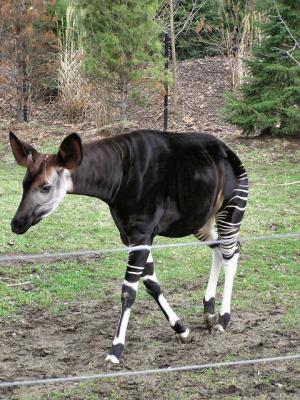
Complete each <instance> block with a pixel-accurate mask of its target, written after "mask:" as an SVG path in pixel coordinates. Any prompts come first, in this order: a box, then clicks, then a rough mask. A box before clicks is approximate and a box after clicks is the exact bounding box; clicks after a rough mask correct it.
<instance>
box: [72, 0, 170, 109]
mask: <svg viewBox="0 0 300 400" xmlns="http://www.w3.org/2000/svg"><path fill="white" fill-rule="evenodd" d="M78 6H79V7H80V9H81V18H82V22H83V28H84V31H85V35H86V41H85V45H86V52H87V66H88V69H89V70H90V71H92V72H94V73H96V74H97V75H98V76H99V77H100V78H102V79H104V80H106V81H107V80H108V81H109V82H110V83H114V84H115V85H116V86H117V89H118V90H119V91H120V92H121V93H122V108H123V114H124V113H125V111H126V103H127V95H128V94H129V93H130V94H132V95H138V93H136V91H135V90H134V87H135V88H137V87H138V84H139V83H141V82H144V81H145V80H146V81H148V82H149V81H151V80H152V79H154V80H156V81H159V80H160V79H161V78H163V76H162V74H163V65H164V59H163V55H162V45H161V41H162V35H161V32H160V30H159V27H158V25H157V24H156V22H155V20H154V19H155V15H156V12H157V9H158V1H157V0H145V1H140V0H126V1H124V0H102V1H101V2H99V1H98V0H85V1H78ZM132 83H133V85H132Z"/></svg>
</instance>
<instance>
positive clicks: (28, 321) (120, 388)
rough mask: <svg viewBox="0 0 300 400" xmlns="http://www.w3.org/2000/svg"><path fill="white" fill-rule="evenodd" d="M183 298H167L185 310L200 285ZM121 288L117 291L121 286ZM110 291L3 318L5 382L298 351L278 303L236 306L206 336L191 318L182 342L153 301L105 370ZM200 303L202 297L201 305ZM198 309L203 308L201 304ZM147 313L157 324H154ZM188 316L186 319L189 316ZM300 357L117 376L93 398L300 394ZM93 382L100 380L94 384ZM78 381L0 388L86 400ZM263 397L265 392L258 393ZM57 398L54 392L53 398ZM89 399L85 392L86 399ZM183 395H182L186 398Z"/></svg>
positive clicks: (113, 317)
mask: <svg viewBox="0 0 300 400" xmlns="http://www.w3.org/2000/svg"><path fill="white" fill-rule="evenodd" d="M183 289H184V291H182V293H183V294H182V295H180V294H176V293H175V292H173V293H169V295H168V298H169V300H170V303H171V304H173V305H175V306H176V307H182V308H183V309H184V307H187V305H188V304H187V301H186V299H188V298H189V294H190V292H191V291H192V290H195V289H196V288H195V287H193V286H191V285H186V286H185V288H183ZM116 290H119V289H117V288H116ZM112 296H113V293H112V292H107V294H106V301H105V302H102V303H100V302H96V301H86V302H84V303H76V304H69V305H68V306H67V308H66V309H65V310H64V311H63V312H62V313H60V314H59V315H53V314H51V313H50V312H49V311H48V310H44V309H39V308H32V307H27V308H24V309H23V311H22V313H20V314H19V315H17V316H15V317H11V318H7V319H6V320H4V321H2V324H1V331H0V381H2V380H3V381H9V380H18V379H26V378H27V379H28V378H29V379H30V378H31V379H35V378H49V377H61V376H70V375H80V374H83V375H86V374H97V373H99V372H100V371H107V370H108V369H116V370H118V369H122V370H128V369H129V370H136V369H149V368H165V367H169V366H177V365H187V364H201V363H207V362H219V361H224V360H229V358H228V355H230V357H231V358H230V360H237V359H250V358H261V357H270V356H278V355H286V354H288V353H293V354H295V353H297V354H299V353H300V332H299V331H296V330H294V331H293V330H292V331H284V330H282V329H279V326H280V324H279V321H280V318H281V317H282V316H283V314H284V312H285V310H284V309H282V307H281V306H280V305H277V306H276V305H275V306H274V304H261V305H257V304H256V305H255V307H253V310H249V312H246V313H245V312H244V313H239V312H238V311H235V312H234V313H233V315H232V322H231V325H230V327H229V329H228V331H227V332H226V333H225V334H219V333H216V332H213V333H211V334H210V333H209V332H208V331H207V330H206V329H205V326H204V323H203V322H202V318H201V316H200V315H189V316H188V320H187V318H184V315H183V316H182V317H183V319H186V321H185V322H186V323H187V325H188V326H189V328H190V329H191V331H192V342H190V343H187V344H181V343H177V342H176V340H175V336H174V334H173V332H172V330H171V329H170V328H169V327H168V323H167V321H165V320H164V318H163V316H162V314H161V312H160V311H159V310H158V308H157V306H156V305H155V303H154V302H153V301H152V299H150V298H149V299H146V300H145V301H144V302H143V303H142V302H138V303H137V304H136V305H135V307H134V311H133V314H132V318H131V320H130V323H129V330H128V335H127V346H126V349H125V352H124V355H123V358H122V362H121V364H120V366H119V367H114V366H111V367H108V366H107V365H106V363H105V361H104V360H105V356H106V354H107V352H108V351H109V349H110V345H111V340H112V337H113V334H114V330H115V325H116V321H117V318H118V314H119V305H116V303H115V302H114V301H113V298H112ZM200 303H201V302H199V305H200ZM199 310H200V308H199ZM149 317H151V320H152V321H153V322H151V323H149ZM186 317H187V316H186ZM299 367H300V362H299V361H292V362H278V363H273V364H272V363H271V364H264V365H263V364H257V365H250V366H241V367H232V368H230V369H225V370H224V369H220V370H214V371H210V373H207V371H202V372H197V373H193V374H191V373H187V372H183V373H172V374H163V375H161V374H157V375H151V376H146V377H142V378H132V377H131V378H118V379H117V380H115V381H112V380H110V381H108V380H105V381H101V382H99V381H98V383H97V384H96V386H94V391H95V393H94V395H95V397H92V398H93V399H95V398H96V399H105V398H114V397H109V396H111V395H112V393H113V391H114V390H117V393H118V396H119V397H116V398H118V399H132V400H139V399H153V398H154V399H169V398H176V394H179V393H187V392H188V391H189V390H190V392H188V393H190V395H189V397H187V398H188V399H207V398H210V399H220V398H236V397H234V396H238V398H247V399H252V398H253V399H254V398H255V399H256V398H263V399H264V398H266V399H286V398H289V399H298V398H300V380H299V376H297V373H296V371H297V369H298V372H299ZM94 385H95V383H94ZM76 387H78V384H74V383H73V384H67V385H62V384H59V385H56V386H54V385H47V386H43V385H42V386H35V387H29V388H22V389H5V390H2V391H1V390H0V399H3V400H4V399H6V400H8V399H11V400H22V399H27V398H29V397H27V396H29V394H30V395H31V397H30V399H37V398H38V399H41V398H42V399H52V397H51V395H49V393H51V391H52V393H53V391H54V390H56V391H64V393H65V397H63V398H64V399H72V400H80V399H81V400H84V399H85V396H84V395H82V393H81V394H78V393H77V392H76ZM259 396H266V397H259ZM53 398H54V397H53ZM87 398H88V397H87ZM182 398H184V397H182Z"/></svg>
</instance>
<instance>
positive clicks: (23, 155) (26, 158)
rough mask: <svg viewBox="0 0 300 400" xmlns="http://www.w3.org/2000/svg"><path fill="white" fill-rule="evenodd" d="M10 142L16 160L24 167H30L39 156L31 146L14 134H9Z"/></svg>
mask: <svg viewBox="0 0 300 400" xmlns="http://www.w3.org/2000/svg"><path fill="white" fill-rule="evenodd" d="M9 141H10V145H11V149H12V152H13V155H14V157H15V160H16V161H17V163H18V164H19V165H21V166H22V167H25V168H27V167H29V166H30V164H32V163H33V162H34V160H35V158H36V157H37V155H38V151H37V150H36V149H35V148H34V147H32V146H31V145H30V144H27V143H25V142H23V141H22V140H20V139H18V138H17V136H16V135H15V134H14V133H13V132H11V131H10V132H9Z"/></svg>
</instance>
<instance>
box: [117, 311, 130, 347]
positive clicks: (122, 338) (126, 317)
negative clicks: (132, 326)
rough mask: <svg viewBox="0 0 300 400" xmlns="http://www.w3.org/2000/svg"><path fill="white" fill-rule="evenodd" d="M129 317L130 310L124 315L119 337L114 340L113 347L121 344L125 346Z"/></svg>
mask: <svg viewBox="0 0 300 400" xmlns="http://www.w3.org/2000/svg"><path fill="white" fill-rule="evenodd" d="M129 316H130V308H127V309H126V310H125V312H124V314H123V318H122V321H121V326H120V331H119V336H116V337H115V338H114V340H113V345H115V344H119V343H122V344H125V336H126V330H127V326H128V321H129Z"/></svg>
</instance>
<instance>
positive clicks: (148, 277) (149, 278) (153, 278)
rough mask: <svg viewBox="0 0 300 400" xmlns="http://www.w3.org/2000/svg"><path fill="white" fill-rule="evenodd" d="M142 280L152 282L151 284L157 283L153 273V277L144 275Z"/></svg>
mask: <svg viewBox="0 0 300 400" xmlns="http://www.w3.org/2000/svg"><path fill="white" fill-rule="evenodd" d="M142 279H143V281H147V280H149V281H152V282H157V278H156V274H155V272H154V274H153V275H145V276H143V277H142Z"/></svg>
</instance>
